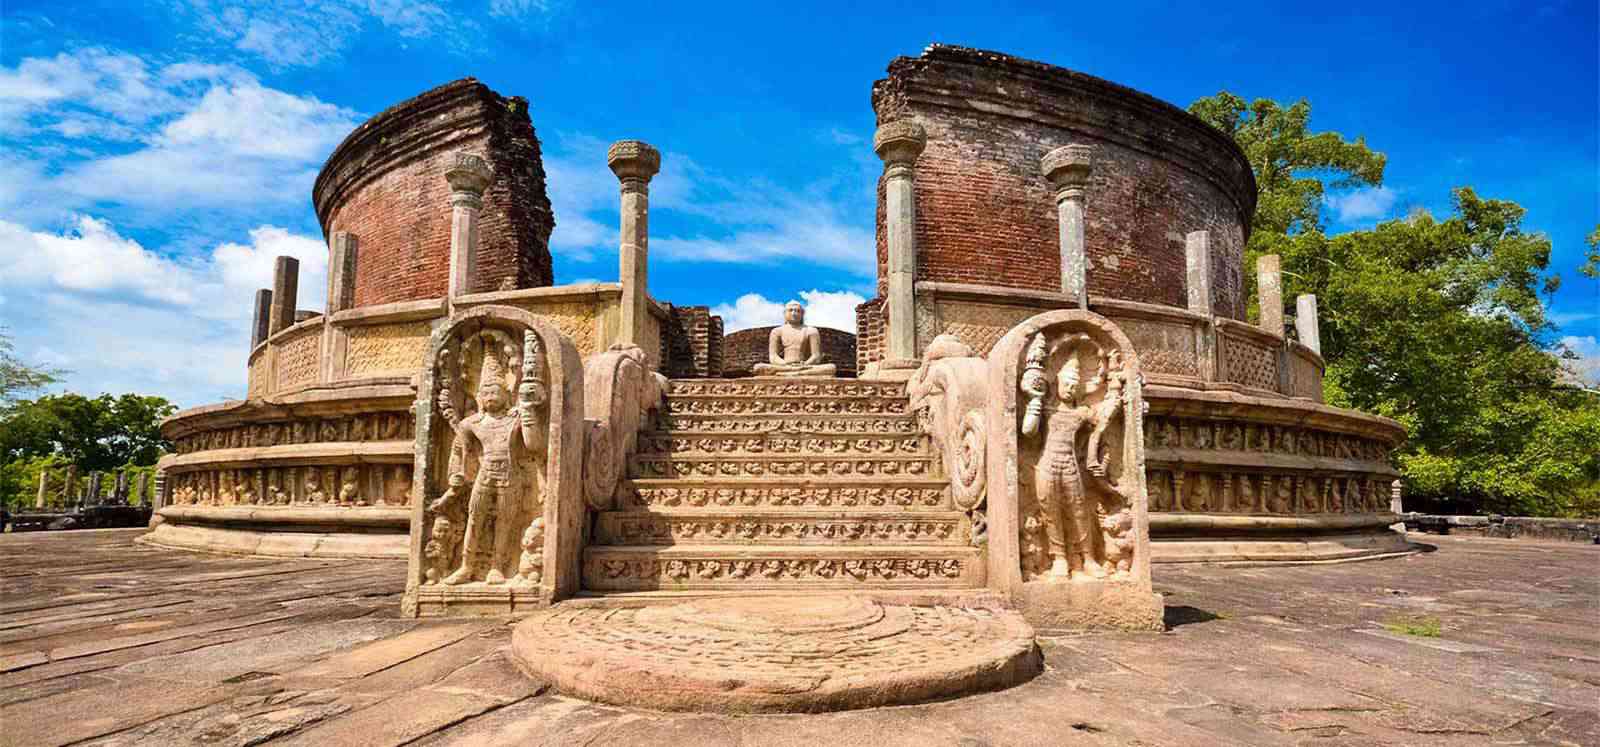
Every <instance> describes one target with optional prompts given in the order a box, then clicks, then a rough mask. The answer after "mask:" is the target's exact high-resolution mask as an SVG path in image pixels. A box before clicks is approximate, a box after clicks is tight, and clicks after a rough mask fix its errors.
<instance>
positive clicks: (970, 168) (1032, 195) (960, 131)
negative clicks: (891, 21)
mask: <svg viewBox="0 0 1600 747" xmlns="http://www.w3.org/2000/svg"><path fill="white" fill-rule="evenodd" d="M872 107H873V110H874V111H876V112H877V116H878V122H879V124H882V123H885V122H890V121H893V120H898V119H913V120H915V121H916V122H917V123H918V124H921V125H922V126H923V128H925V129H926V130H927V134H928V143H927V148H926V149H925V150H924V151H923V153H922V156H921V157H920V158H919V159H918V160H917V163H916V181H915V186H916V210H917V217H916V239H917V270H916V279H917V280H919V281H925V280H932V281H943V282H956V283H976V284H983V285H992V286H1004V287H1011V288H1026V289H1034V290H1054V291H1059V290H1060V288H1061V279H1060V278H1061V268H1060V241H1059V238H1058V224H1057V218H1056V201H1055V189H1054V188H1052V187H1051V186H1050V183H1049V182H1048V181H1046V180H1045V178H1044V176H1043V174H1042V173H1041V172H1040V168H1039V162H1040V159H1041V158H1042V157H1043V156H1044V155H1045V154H1046V153H1048V152H1049V151H1050V150H1052V149H1054V148H1056V147H1058V146H1061V145H1067V144H1069V143H1082V144H1086V145H1090V146H1092V147H1093V149H1094V154H1093V159H1094V165H1093V171H1092V172H1091V174H1090V177H1089V185H1088V188H1087V190H1086V197H1085V213H1086V226H1085V231H1084V232H1085V243H1086V249H1087V253H1088V261H1089V265H1088V283H1089V293H1090V294H1091V295H1097V296H1106V297H1111V298H1120V299H1128V300H1133V301H1144V302H1149V303H1161V304H1168V305H1172V306H1183V305H1185V303H1186V298H1187V291H1186V289H1185V282H1186V277H1185V271H1184V234H1186V233H1188V232H1190V231H1201V230H1205V231H1209V232H1210V235H1211V261H1212V271H1211V275H1212V282H1211V285H1212V288H1213V293H1214V298H1213V311H1214V312H1215V313H1217V314H1219V315H1222V316H1227V317H1232V318H1235V319H1243V318H1244V305H1245V299H1244V284H1243V280H1242V272H1243V264H1244V260H1243V253H1244V245H1245V240H1246V238H1247V237H1248V233H1249V225H1250V218H1251V215H1252V214H1253V213H1254V211H1255V195H1256V187H1255V180H1254V177H1253V176H1252V175H1251V172H1250V164H1249V162H1248V161H1247V160H1246V159H1245V156H1244V153H1243V152H1242V151H1240V150H1239V148H1238V146H1237V145H1235V144H1234V143H1233V141H1232V140H1231V139H1229V138H1228V137H1227V136H1226V135H1224V134H1223V133H1221V132H1218V131H1217V130H1215V129H1213V128H1212V127H1210V126H1208V125H1206V124H1205V123H1204V122H1202V121H1200V120H1199V119H1197V118H1195V117H1193V116H1191V115H1189V114H1188V113H1187V112H1184V111H1183V110H1181V109H1178V108H1177V107H1175V106H1172V105H1171V104H1168V103H1166V102H1163V101H1160V100H1158V99H1156V98H1153V97H1151V96H1148V95H1146V94H1143V93H1140V92H1138V91H1134V90H1132V89H1129V88H1125V87H1123V86H1119V85H1116V84H1114V83H1110V82H1108V81H1104V80H1101V79H1099V78H1095V77H1092V76H1089V75H1084V74H1082V73H1077V72H1073V71H1071V70H1066V69H1064V68H1059V67H1053V66H1050V65H1045V64H1043V63H1038V62H1032V61H1029V60H1023V59H1019V58H1016V57H1010V56H1007V55H1003V54H997V53H994V52H984V51H979V50H973V49H965V48H960V47H948V46H943V45H934V46H931V47H929V48H928V49H927V50H926V51H925V52H923V54H922V55H921V56H919V57H900V58H897V59H895V60H894V61H893V62H891V63H890V64H889V77H888V78H887V79H884V80H880V81H877V82H876V83H875V84H874V85H873V89H872ZM883 199H884V197H883V189H882V184H881V183H880V185H879V190H878V214H879V220H878V267H879V269H878V283H879V294H880V295H881V294H882V293H883V292H884V290H885V288H886V285H885V284H886V282H887V280H886V278H887V273H886V271H885V262H886V259H887V247H886V243H885V241H886V237H885V227H884V223H883V218H882V216H883Z"/></svg>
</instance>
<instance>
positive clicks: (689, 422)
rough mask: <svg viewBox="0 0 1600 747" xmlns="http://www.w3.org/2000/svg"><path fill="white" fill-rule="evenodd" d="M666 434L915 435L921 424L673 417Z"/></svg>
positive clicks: (878, 420) (879, 420) (902, 420)
mask: <svg viewBox="0 0 1600 747" xmlns="http://www.w3.org/2000/svg"><path fill="white" fill-rule="evenodd" d="M661 427H662V429H663V430H664V431H667V432H670V433H677V434H708V433H715V434H725V433H734V434H738V433H771V434H817V435H823V434H838V435H848V434H867V433H874V434H900V433H904V434H915V433H918V432H919V429H918V427H917V422H916V421H915V420H913V419H912V418H910V417H908V416H904V415H902V416H894V417H879V418H783V417H771V418H762V417H755V418H749V417H697V416H692V415H672V416H668V417H665V418H662V420H661Z"/></svg>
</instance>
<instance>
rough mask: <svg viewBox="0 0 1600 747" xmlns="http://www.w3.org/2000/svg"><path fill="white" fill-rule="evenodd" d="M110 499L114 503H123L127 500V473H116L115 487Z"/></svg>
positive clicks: (122, 471)
mask: <svg viewBox="0 0 1600 747" xmlns="http://www.w3.org/2000/svg"><path fill="white" fill-rule="evenodd" d="M111 499H112V502H114V503H124V502H126V501H127V500H128V471H127V470H125V469H124V470H118V471H117V482H116V487H115V488H113V489H112V493H111Z"/></svg>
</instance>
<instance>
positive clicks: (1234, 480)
mask: <svg viewBox="0 0 1600 747" xmlns="http://www.w3.org/2000/svg"><path fill="white" fill-rule="evenodd" d="M1147 482H1148V484H1149V490H1150V510H1152V511H1169V512H1179V513H1196V512H1204V513H1218V514H1269V515H1285V516H1296V515H1316V514H1362V513H1379V512H1383V511H1387V510H1389V493H1388V490H1389V488H1388V484H1389V478H1388V477H1387V476H1382V475H1372V474H1363V473H1325V474H1318V473H1310V474H1308V473H1287V472H1263V471H1215V470H1181V469H1151V470H1150V471H1149V473H1148V476H1147Z"/></svg>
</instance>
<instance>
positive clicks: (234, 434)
mask: <svg viewBox="0 0 1600 747" xmlns="http://www.w3.org/2000/svg"><path fill="white" fill-rule="evenodd" d="M414 437H415V421H414V419H413V417H412V414H411V413H410V412H375V413H363V414H360V415H343V416H334V417H326V418H299V419H296V420H287V421H276V422H266V423H252V424H249V425H237V426H231V427H227V428H216V429H212V430H208V431H202V432H199V433H194V434H190V435H187V436H183V437H182V438H179V439H177V440H176V441H175V442H174V446H175V449H176V451H177V453H179V454H192V453H194V452H198V451H211V450H214V449H242V448H252V447H263V446H284V445H289V444H310V443H333V442H362V441H409V440H411V439H412V438H414Z"/></svg>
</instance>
